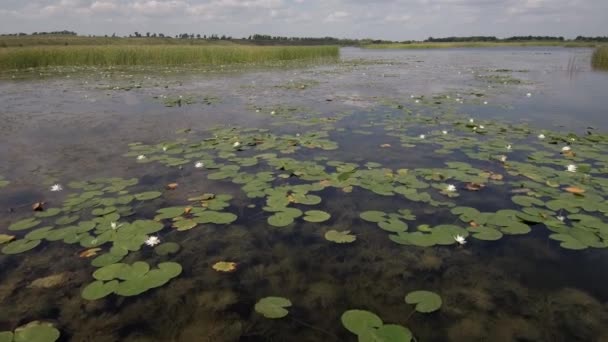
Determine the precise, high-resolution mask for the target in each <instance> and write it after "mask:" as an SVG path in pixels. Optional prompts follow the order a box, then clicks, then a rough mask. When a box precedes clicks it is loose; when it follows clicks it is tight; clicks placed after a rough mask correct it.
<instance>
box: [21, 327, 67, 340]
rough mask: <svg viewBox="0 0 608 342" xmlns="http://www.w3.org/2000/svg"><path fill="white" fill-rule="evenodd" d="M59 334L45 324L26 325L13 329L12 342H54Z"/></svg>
mask: <svg viewBox="0 0 608 342" xmlns="http://www.w3.org/2000/svg"><path fill="white" fill-rule="evenodd" d="M59 336H61V334H60V333H59V330H57V329H55V328H54V327H53V326H51V325H47V324H31V323H30V324H28V325H25V326H23V327H19V328H17V329H15V333H14V336H13V338H14V340H13V341H14V342H55V341H57V340H58V339H59Z"/></svg>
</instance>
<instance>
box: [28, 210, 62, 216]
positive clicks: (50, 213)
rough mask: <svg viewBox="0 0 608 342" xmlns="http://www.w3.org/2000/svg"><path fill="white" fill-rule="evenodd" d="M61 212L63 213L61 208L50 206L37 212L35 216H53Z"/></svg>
mask: <svg viewBox="0 0 608 342" xmlns="http://www.w3.org/2000/svg"><path fill="white" fill-rule="evenodd" d="M60 213H61V209H59V208H49V209H46V210H44V211H40V212H37V213H35V214H34V216H36V217H39V218H44V217H53V216H57V215H59V214H60Z"/></svg>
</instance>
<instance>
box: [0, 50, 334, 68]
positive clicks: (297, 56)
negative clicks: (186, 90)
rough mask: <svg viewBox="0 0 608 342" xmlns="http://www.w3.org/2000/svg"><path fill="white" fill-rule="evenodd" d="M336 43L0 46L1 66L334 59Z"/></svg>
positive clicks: (121, 64)
mask: <svg viewBox="0 0 608 342" xmlns="http://www.w3.org/2000/svg"><path fill="white" fill-rule="evenodd" d="M338 56H339V49H338V47H335V46H305V47H303V46H272V47H260V46H242V45H233V46H214V45H209V46H182V45H135V46H122V45H107V46H59V47H23V48H6V49H0V69H3V70H10V69H27V68H44V67H53V66H101V67H111V66H138V65H154V66H184V65H192V66H197V65H214V66H217V65H224V64H264V63H272V62H276V61H291V60H312V61H314V60H319V59H332V58H333V59H335V58H337V57H338Z"/></svg>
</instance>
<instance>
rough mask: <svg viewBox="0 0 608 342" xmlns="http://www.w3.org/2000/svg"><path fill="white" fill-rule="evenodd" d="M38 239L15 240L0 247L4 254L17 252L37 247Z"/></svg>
mask: <svg viewBox="0 0 608 342" xmlns="http://www.w3.org/2000/svg"><path fill="white" fill-rule="evenodd" d="M39 244H40V240H25V239H22V240H16V241H13V242H11V243H9V244H8V245H6V246H4V248H2V253H4V254H19V253H23V252H27V251H29V250H31V249H34V248H36V247H38V245H39Z"/></svg>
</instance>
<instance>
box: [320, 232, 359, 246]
mask: <svg viewBox="0 0 608 342" xmlns="http://www.w3.org/2000/svg"><path fill="white" fill-rule="evenodd" d="M325 239H326V240H328V241H331V242H335V243H352V242H355V240H357V237H356V236H355V235H352V234H350V230H345V231H337V230H333V229H332V230H329V231H327V233H325Z"/></svg>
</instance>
